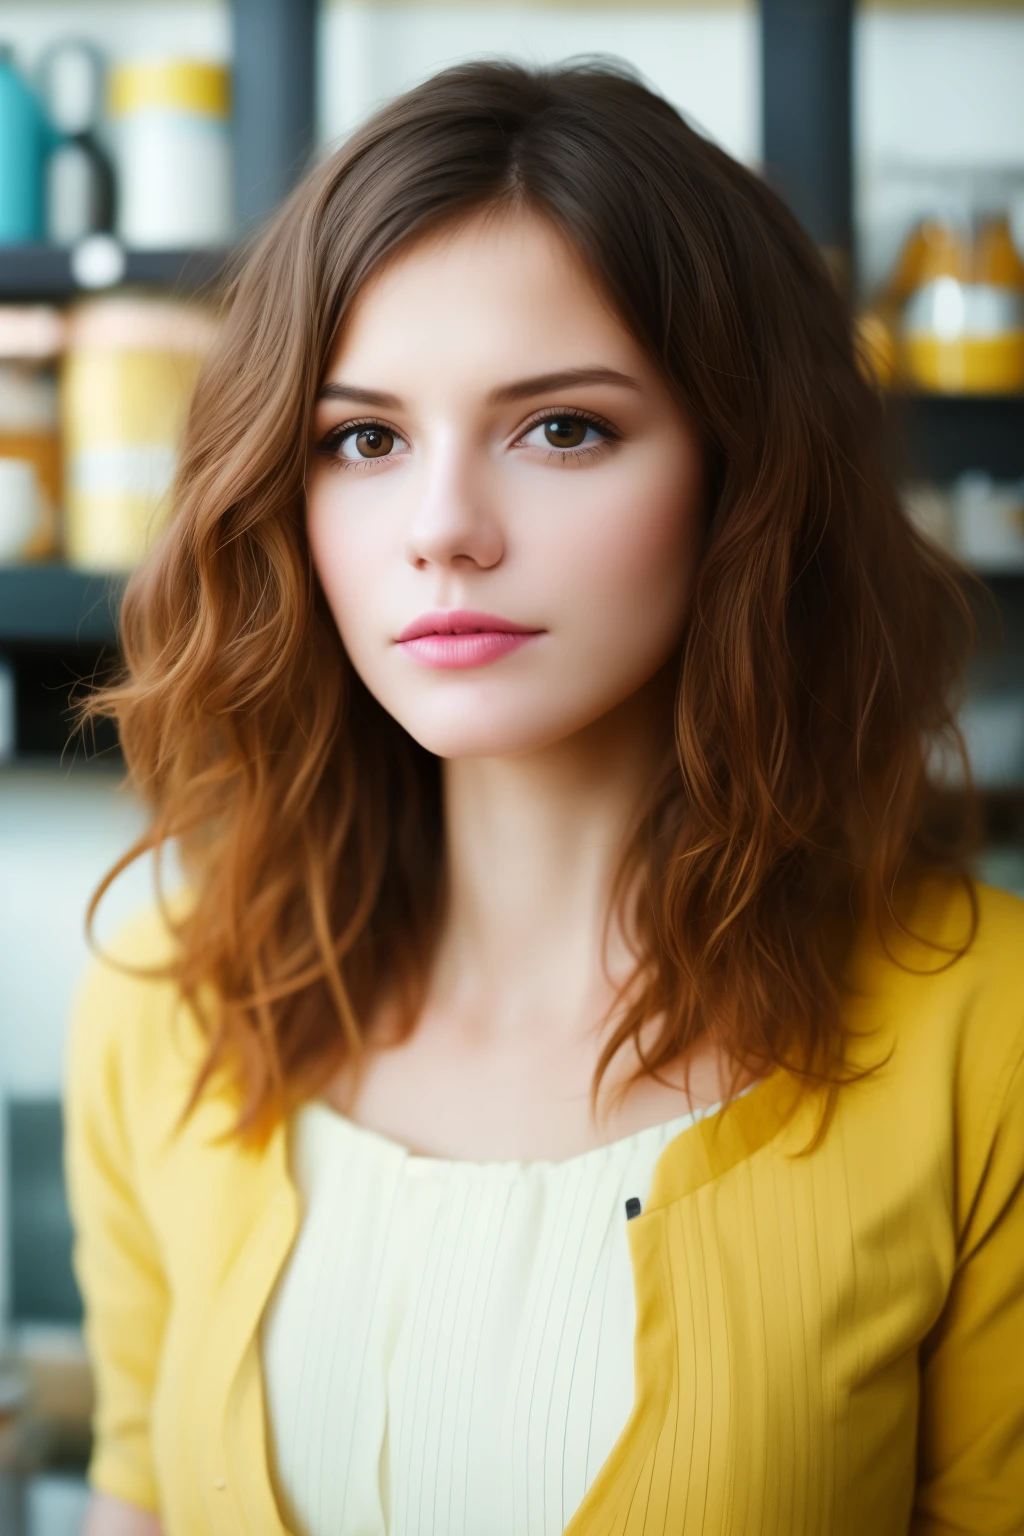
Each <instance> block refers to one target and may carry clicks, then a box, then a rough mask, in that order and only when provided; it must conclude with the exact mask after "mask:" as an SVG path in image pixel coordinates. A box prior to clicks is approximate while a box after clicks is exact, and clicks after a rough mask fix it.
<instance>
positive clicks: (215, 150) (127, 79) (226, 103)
mask: <svg viewBox="0 0 1024 1536" xmlns="http://www.w3.org/2000/svg"><path fill="white" fill-rule="evenodd" d="M110 114H111V117H112V118H113V120H114V127H115V133H116V152H117V170H118V199H117V203H118V214H117V225H118V234H119V235H120V237H121V239H122V240H123V241H124V243H125V245H127V246H128V247H130V248H134V249H137V250H160V249H168V250H175V249H183V248H186V247H190V246H219V245H226V244H228V243H229V242H230V241H231V239H232V236H233V233H234V217H233V207H232V202H233V192H232V180H231V138H230V125H229V118H230V91H229V74H228V69H227V66H226V65H223V64H211V63H205V62H201V61H199V60H194V59H157V60H140V61H123V62H121V63H118V64H115V65H114V66H113V68H112V69H111V72H110Z"/></svg>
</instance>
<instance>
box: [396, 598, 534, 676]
mask: <svg viewBox="0 0 1024 1536" xmlns="http://www.w3.org/2000/svg"><path fill="white" fill-rule="evenodd" d="M543 633H544V631H543V630H540V629H529V628H527V626H526V625H525V624H513V623H512V620H511V619H503V618H501V617H500V616H499V615H498V614H496V613H478V612H476V611H475V610H474V609H471V608H442V609H439V610H438V611H437V612H436V613H424V614H421V616H420V617H419V618H418V619H414V620H413V622H412V623H411V624H407V625H406V627H405V629H403V630H402V633H401V634H400V635H399V637H398V644H399V645H400V646H401V647H402V650H403V651H405V653H406V654H407V655H409V656H414V657H415V658H416V660H417V661H421V662H423V663H424V664H425V665H426V666H428V667H443V668H451V667H482V666H486V664H487V663H488V662H490V661H497V660H499V658H500V657H502V656H507V655H508V654H509V653H510V652H511V651H517V650H518V649H519V647H520V646H522V645H525V644H526V642H527V641H528V640H530V639H532V638H533V637H534V636H535V635H540V634H543Z"/></svg>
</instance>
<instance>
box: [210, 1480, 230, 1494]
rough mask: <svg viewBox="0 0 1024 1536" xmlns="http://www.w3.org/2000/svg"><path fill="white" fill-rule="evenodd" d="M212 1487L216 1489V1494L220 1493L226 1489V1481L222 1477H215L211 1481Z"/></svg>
mask: <svg viewBox="0 0 1024 1536" xmlns="http://www.w3.org/2000/svg"><path fill="white" fill-rule="evenodd" d="M213 1486H214V1487H215V1488H216V1490H217V1492H218V1493H222V1492H223V1491H224V1489H225V1488H226V1487H227V1479H226V1478H223V1477H215V1478H214V1480H213Z"/></svg>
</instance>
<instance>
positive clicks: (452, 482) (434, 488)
mask: <svg viewBox="0 0 1024 1536" xmlns="http://www.w3.org/2000/svg"><path fill="white" fill-rule="evenodd" d="M484 478H485V477H481V476H480V475H475V474H473V473H472V469H471V465H470V463H469V461H468V454H467V453H464V452H462V451H461V450H459V449H455V448H452V449H450V451H447V452H445V453H443V454H438V456H437V458H436V460H435V461H434V463H433V464H432V465H431V466H430V468H429V470H428V471H427V484H426V487H425V489H424V492H423V495H422V496H421V497H420V499H419V501H418V502H417V505H416V508H415V511H414V513H413V516H412V518H411V520H410V522H409V525H408V529H407V532H406V558H407V559H408V561H409V564H410V565H412V566H414V567H415V568H416V569H417V570H424V569H426V568H427V567H428V566H432V565H433V566H442V567H447V566H456V567H465V568H468V567H471V566H477V567H479V568H480V569H481V570H489V569H490V568H491V567H492V566H495V565H497V564H498V562H499V560H500V559H501V557H502V555H503V554H504V552H505V539H504V533H503V530H502V525H501V518H500V516H499V515H498V512H497V509H496V507H495V506H494V505H493V502H492V499H491V495H490V493H489V491H488V490H487V488H486V487H485V485H484V484H483V483H482V481H483V479H484Z"/></svg>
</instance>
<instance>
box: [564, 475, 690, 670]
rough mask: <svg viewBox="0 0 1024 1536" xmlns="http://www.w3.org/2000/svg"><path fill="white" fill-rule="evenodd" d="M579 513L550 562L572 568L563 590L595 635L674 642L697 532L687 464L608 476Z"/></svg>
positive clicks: (567, 570)
mask: <svg viewBox="0 0 1024 1536" xmlns="http://www.w3.org/2000/svg"><path fill="white" fill-rule="evenodd" d="M580 513H581V516H580V518H579V519H573V532H572V541H571V542H572V547H571V549H566V550H565V552H564V554H563V556H562V557H561V559H560V560H558V561H557V562H556V566H560V567H561V570H562V571H563V572H565V573H570V572H571V573H572V574H571V580H570V581H569V582H567V583H566V584H565V587H564V590H565V591H566V592H575V593H576V594H577V602H578V605H579V606H580V608H581V609H582V610H585V611H586V613H587V614H588V615H589V616H590V617H591V618H592V620H593V622H594V624H595V625H597V626H598V627H599V628H600V630H601V631H602V632H606V633H607V632H610V631H614V632H615V633H616V634H618V635H621V634H622V632H624V631H625V632H627V633H628V634H631V635H634V636H636V637H638V638H642V637H644V636H650V637H651V639H652V640H657V639H658V638H659V637H660V639H661V640H665V641H667V643H669V644H671V643H673V642H674V640H675V638H676V637H677V635H676V631H678V630H681V628H682V625H683V623H684V620H685V613H686V600H687V597H688V595H689V592H690V589H691V587H692V584H693V577H694V574H695V571H696V563H697V559H698V557H699V548H700V540H701V537H702V519H703V505H702V488H701V485H700V481H699V476H698V474H697V472H696V470H695V465H694V463H693V461H689V460H688V461H686V462H680V461H679V459H678V458H673V459H672V460H671V461H670V462H666V463H665V464H664V465H662V466H656V467H654V468H653V469H652V472H651V473H649V474H647V475H645V476H644V477H643V478H642V479H638V478H637V477H636V476H628V477H627V476H625V475H624V476H623V477H622V478H621V480H617V481H616V482H614V483H613V482H611V481H609V483H608V484H607V485H605V486H602V488H601V494H600V496H597V497H592V498H591V499H590V503H589V505H588V506H585V507H581V508H580ZM668 631H672V633H671V635H668V633H667V632H668Z"/></svg>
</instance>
